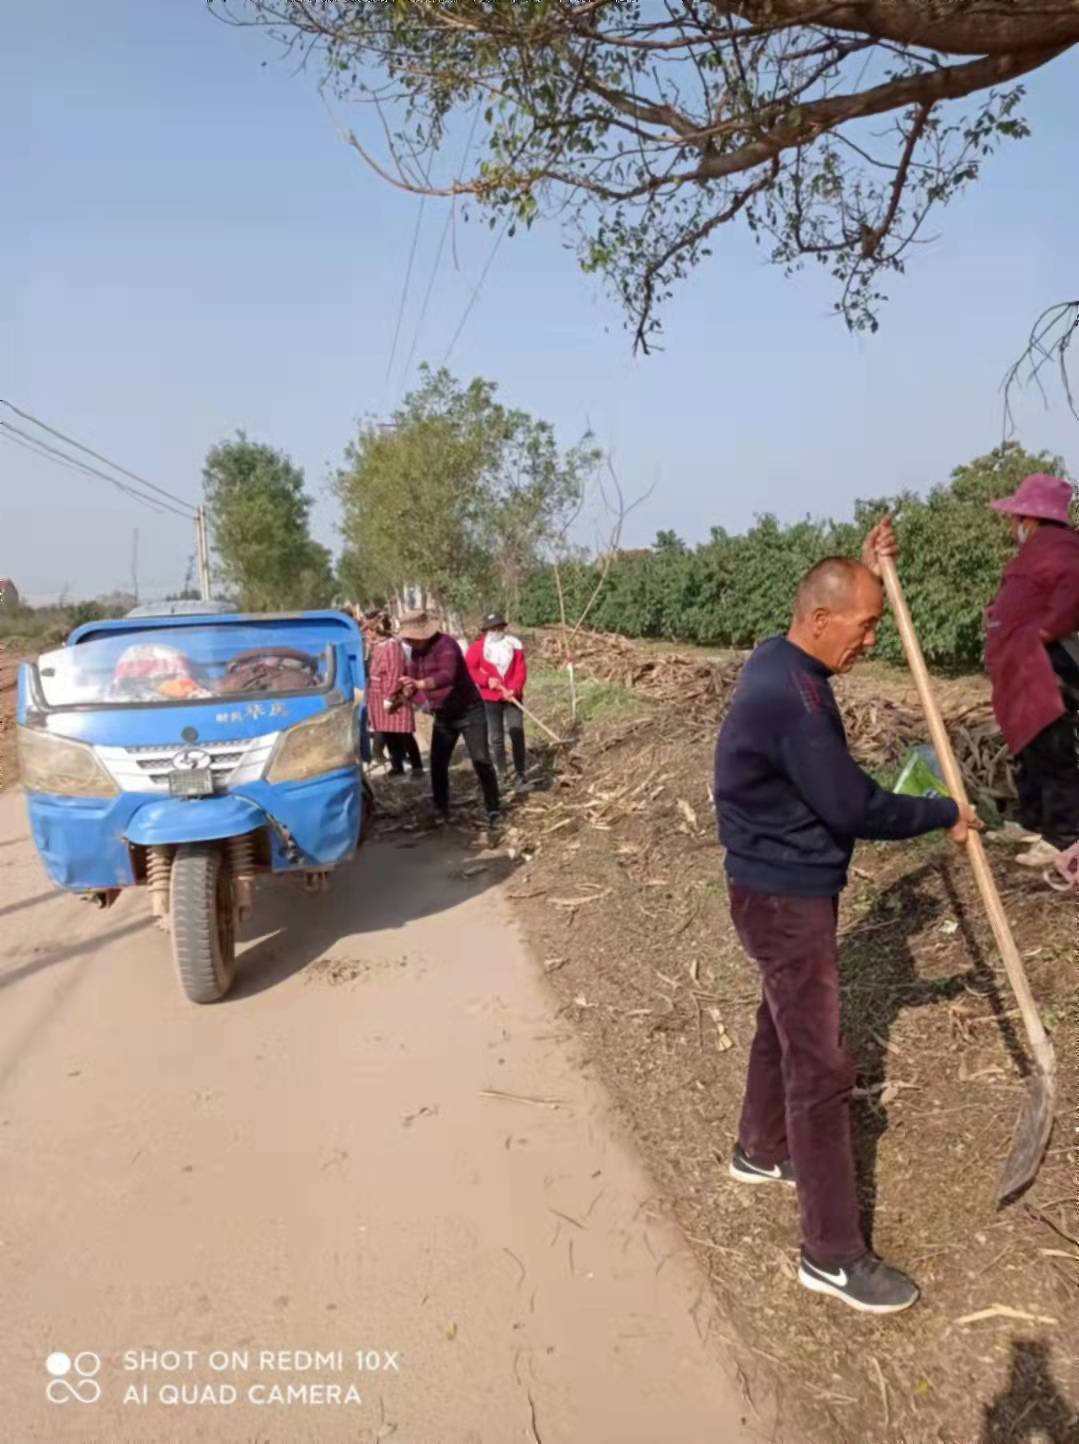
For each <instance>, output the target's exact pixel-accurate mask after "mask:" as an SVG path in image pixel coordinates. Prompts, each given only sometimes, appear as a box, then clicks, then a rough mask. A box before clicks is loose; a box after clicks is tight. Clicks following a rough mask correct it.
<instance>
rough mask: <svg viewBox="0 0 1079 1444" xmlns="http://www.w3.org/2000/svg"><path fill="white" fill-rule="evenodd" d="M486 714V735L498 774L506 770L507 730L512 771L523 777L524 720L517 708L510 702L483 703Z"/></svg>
mask: <svg viewBox="0 0 1079 1444" xmlns="http://www.w3.org/2000/svg"><path fill="white" fill-rule="evenodd" d="M483 708H484V711H485V712H486V713H487V735H488V737H489V738H490V740H491V755H492V756H493V758H494V764H495V766H496V767H497V768H498V770H499V772H503V773H504V772H505V770H506V728H507V727H508V728H509V734H510V746H511V747H512V749H513V770H514V772H516V774H517V776H518V777H523V776H524V775H525V767H526V766H527V763H526V761H525V719H524V714H523V713H522V711H521V709H520V708H519V707H515V706H514V705H513V703H512V702H485V703H484V704H483Z"/></svg>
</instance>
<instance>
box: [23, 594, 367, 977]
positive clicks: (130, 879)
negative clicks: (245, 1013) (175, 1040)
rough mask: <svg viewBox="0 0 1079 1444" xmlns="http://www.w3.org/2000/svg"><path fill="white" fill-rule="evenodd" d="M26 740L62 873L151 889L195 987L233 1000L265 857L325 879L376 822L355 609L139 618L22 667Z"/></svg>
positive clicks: (108, 625) (43, 840)
mask: <svg viewBox="0 0 1079 1444" xmlns="http://www.w3.org/2000/svg"><path fill="white" fill-rule="evenodd" d="M17 721H18V745H19V758H20V765H21V773H22V782H23V786H24V788H25V790H26V797H27V805H28V809H29V814H30V825H31V829H32V831H33V838H34V843H35V845H36V847H37V850H38V852H39V853H40V855H41V857H42V859H43V861H44V864H45V867H46V869H47V871H48V874H49V876H50V878H51V879H52V880H53V882H55V883H57V884H58V885H59V886H60V887H63V888H66V889H68V890H69V891H71V892H74V893H79V894H82V895H83V896H85V897H88V898H90V899H92V900H93V901H95V902H97V903H98V904H99V905H100V906H101V907H109V906H111V905H112V903H114V902H115V900H116V898H117V897H118V896H119V893H120V891H121V890H122V889H123V888H128V887H134V886H145V887H147V888H148V889H149V893H150V901H151V907H152V911H153V914H154V916H155V917H156V918H157V919H159V920H160V922H161V924H162V926H164V927H165V928H166V929H167V930H168V931H169V932H170V934H171V937H172V949H173V955H174V957H175V959H176V966H177V968H178V970H179V974H180V980H181V983H182V985H183V988H184V992H185V993H186V994H187V996H188V998H190V999H191V1001H192V1002H195V1003H212V1002H216V1001H217V1000H219V999H220V998H223V997H224V996H225V994H226V993H227V992H228V990H229V988H230V987H231V986H232V983H233V979H234V977H235V971H236V924H237V922H239V921H242V920H243V919H244V918H246V917H247V916H248V915H249V914H250V912H251V910H252V907H253V905H254V897H255V879H256V877H257V875H258V874H259V873H275V874H279V873H297V872H301V873H304V874H306V879H307V884H308V886H309V887H311V888H312V889H314V890H322V889H324V888H325V887H326V886H327V885H328V875H329V872H330V870H331V869H333V868H334V867H336V866H338V865H339V864H341V863H343V862H346V861H348V859H349V858H351V857H352V855H353V853H354V852H355V851H356V849H357V847H358V846H359V844H360V842H361V841H362V840H363V837H364V835H365V833H366V830H367V824H368V820H369V816H370V807H369V801H370V794H369V790H368V787H367V783H366V780H365V778H364V776H363V769H362V756H363V755H364V752H365V749H366V746H367V741H366V716H365V709H364V659H363V639H362V637H361V635H360V631H359V628H358V627H357V626H356V623H355V622H354V621H353V620H352V618H351V617H349V616H347V615H346V614H345V613H343V612H331V611H319V612H300V613H288V614H281V615H237V614H223V615H217V616H204V615H203V616H199V615H195V616H158V617H137V618H135V617H125V618H123V619H121V620H116V621H102V622H91V623H89V624H87V625H86V626H82V627H79V628H78V629H77V630H76V631H74V632H73V633H72V634H71V636H70V637H69V638H68V641H67V643H66V645H65V646H63V647H61V648H59V649H58V650H57V651H54V652H47V653H45V654H44V655H43V656H41V657H39V658H38V660H37V661H36V662H26V663H24V664H23V665H22V667H21V669H20V673H19V690H18V713H17Z"/></svg>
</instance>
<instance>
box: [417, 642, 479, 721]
mask: <svg viewBox="0 0 1079 1444" xmlns="http://www.w3.org/2000/svg"><path fill="white" fill-rule="evenodd" d="M406 672H407V674H408V676H410V677H412V678H413V679H414V680H415V681H417V682H421V681H428V682H430V683H431V688H430V691H426V690H425V691H423V692H417V694H416V699H417V701H419V702H421V703H426V704H427V706H428V707H429V708H430V709H431V711H432V712H441V713H442V715H443V716H444V717H460V716H461V714H462V713H464V712H467V711H468V709H469V708H470V707H476V706H479V705H480V700H481V699H480V694H479V691H478V689H477V687H476V684H475V682H473V680H472V677H471V676H470V674H469V670H468V664H467V663H466V661H465V654H464V652H462V651H461V648H460V647H459V646H458V645H457V643H456V642H455V641H454V639H453V638H452V637H450V636H447V634H446V633H445V632H436V633H435V635H434V638H433V640H432V641H431V642H430V643H429V644H428V645H427V646H426V647H424V649H423V650H422V651H420V650H419V649H418V648H416V647H413V648H412V655H411V656H410V657H409V659H408V665H407V667H406Z"/></svg>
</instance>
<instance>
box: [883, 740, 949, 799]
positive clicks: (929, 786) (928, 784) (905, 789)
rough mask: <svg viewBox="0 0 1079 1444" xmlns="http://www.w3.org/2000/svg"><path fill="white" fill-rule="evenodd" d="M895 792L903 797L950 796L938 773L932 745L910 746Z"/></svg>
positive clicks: (938, 769) (938, 766) (938, 768)
mask: <svg viewBox="0 0 1079 1444" xmlns="http://www.w3.org/2000/svg"><path fill="white" fill-rule="evenodd" d="M894 790H895V791H896V792H900V793H902V794H903V796H904V797H951V795H952V794H951V793H950V792H949V791H948V789H947V787H946V786H945V785H944V781H943V779H942V777H941V775H940V763H939V762H938V761H937V754H936V753H935V752H934V751H933V749H932V747H929V746H927V745H925V744H924V743H923V744H922V745H921V746H919V747H912V748H911V749H910V751H909V752H908V753H907V755H906V758H905V759H904V762H903V767H902V770H901V771H900V773H899V780H898V782H897V783H896V784H895V789H894Z"/></svg>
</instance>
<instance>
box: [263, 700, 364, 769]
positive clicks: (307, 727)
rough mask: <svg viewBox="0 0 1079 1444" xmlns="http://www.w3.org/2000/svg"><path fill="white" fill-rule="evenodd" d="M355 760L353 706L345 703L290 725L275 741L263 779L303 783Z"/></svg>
mask: <svg viewBox="0 0 1079 1444" xmlns="http://www.w3.org/2000/svg"><path fill="white" fill-rule="evenodd" d="M356 762H357V755H356V709H355V707H354V706H353V705H352V703H351V702H346V703H345V704H344V706H343V707H330V708H328V709H327V710H326V711H325V712H320V713H319V714H318V716H316V717H312V718H311V719H310V721H308V722H300V723H298V724H297V725H296V726H295V727H290V728H289V730H288V731H287V732H286V733H285V734H284V736H283V737H282V738H281V740H280V742H279V743H278V744H277V750H276V751H275V752H274V755H273V757H272V759H271V761H270V765H269V767H268V768H267V770H266V781H267V782H303V781H305V780H306V779H307V778H309V777H319V776H321V774H322V773H324V772H334V771H335V770H336V769H337V768H339V767H355V766H356Z"/></svg>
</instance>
